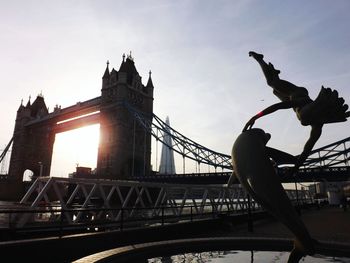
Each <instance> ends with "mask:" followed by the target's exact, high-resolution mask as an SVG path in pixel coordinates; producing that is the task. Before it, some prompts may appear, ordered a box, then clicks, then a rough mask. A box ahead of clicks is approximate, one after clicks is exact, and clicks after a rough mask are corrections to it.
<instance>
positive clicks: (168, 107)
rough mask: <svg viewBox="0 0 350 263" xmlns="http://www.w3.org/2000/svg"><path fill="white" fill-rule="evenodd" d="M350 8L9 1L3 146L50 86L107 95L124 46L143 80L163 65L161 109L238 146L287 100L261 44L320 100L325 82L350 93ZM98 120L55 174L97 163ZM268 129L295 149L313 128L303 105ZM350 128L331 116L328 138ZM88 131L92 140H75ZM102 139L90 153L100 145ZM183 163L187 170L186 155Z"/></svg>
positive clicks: (3, 12)
mask: <svg viewBox="0 0 350 263" xmlns="http://www.w3.org/2000/svg"><path fill="white" fill-rule="evenodd" d="M349 10H350V2H349V1H347V0H337V1H323V0H321V1H320V0H310V1H301V0H297V1H272V0H267V1H258V0H251V1H249V0H242V1H239V0H238V1H229V0H228V1H200V0H197V1H191V0H186V1H171V0H165V1H160V0H159V1H121V0H120V1H104V0H102V1H89V0H84V1H32V0H29V1H2V2H0V22H1V23H0V32H1V36H0V57H1V60H0V72H1V79H0V81H1V98H2V99H1V105H2V113H1V115H0V116H1V126H0V149H1V148H3V147H4V146H5V145H6V144H7V142H8V141H9V140H10V138H11V136H12V133H13V128H14V121H15V116H16V111H17V109H18V107H19V105H20V103H21V99H23V100H24V103H27V100H28V97H29V96H30V95H31V98H32V101H33V100H34V99H35V97H36V95H38V94H39V93H42V94H43V95H44V97H45V102H46V105H47V106H48V107H49V108H50V109H51V110H52V109H53V108H54V106H55V105H56V104H59V105H61V106H62V108H63V107H66V106H70V105H73V104H75V103H76V102H78V101H84V100H87V99H90V98H93V97H96V96H99V95H100V89H101V77H102V74H103V72H104V70H105V66H106V64H105V63H106V61H107V60H109V61H110V68H112V67H115V68H116V69H119V65H120V63H121V61H122V55H123V53H129V52H130V51H132V56H133V57H134V59H135V63H136V67H137V69H138V72H139V73H140V75H141V76H142V77H143V83H146V81H147V78H148V72H149V70H152V80H153V84H154V86H155V93H154V97H155V100H154V112H155V113H156V114H157V115H158V116H159V117H161V118H163V119H165V116H169V117H170V122H171V125H172V127H174V128H175V129H176V130H178V131H179V132H181V133H182V134H185V135H186V136H188V137H189V138H191V139H193V140H195V141H197V142H199V143H200V144H202V145H205V146H206V147H208V148H210V149H213V150H215V151H218V152H223V153H227V154H229V153H230V151H231V146H232V143H233V141H234V139H235V138H236V137H237V136H238V135H239V133H240V132H241V130H242V128H243V126H244V124H245V123H246V121H248V120H249V119H250V117H251V116H252V115H254V114H255V113H257V112H259V111H261V110H262V109H264V108H265V107H267V106H269V105H271V104H273V103H275V102H278V99H277V98H276V97H275V96H274V95H273V94H272V92H271V89H270V88H269V87H268V86H267V85H266V83H265V80H264V77H263V75H262V72H261V70H260V68H259V66H258V65H257V63H256V62H255V61H254V60H252V59H251V58H249V57H248V51H250V50H254V51H257V52H261V53H263V54H264V55H265V58H266V60H267V61H271V62H272V63H273V64H274V65H275V67H276V68H278V69H280V70H281V74H280V76H281V78H283V79H286V80H289V81H291V82H293V83H295V84H296V85H299V86H304V87H306V88H307V89H308V90H309V93H310V97H311V98H315V97H316V96H317V94H318V92H319V90H320V88H321V86H322V85H324V86H326V87H331V88H334V89H337V90H338V92H339V94H340V96H342V97H344V99H345V101H346V102H347V103H350V90H349V83H350V71H349V69H350V53H349V48H350V31H349V30H348V26H349V25H350V16H349V14H348V12H349ZM96 127H97V126H95V127H92V128H87V130H89V129H90V131H88V132H87V133H85V135H82V134H83V133H80V134H78V135H74V132H71V135H69V136H70V139H69V138H68V139H67V138H66V139H61V137H65V136H68V134H66V135H64V134H62V135H59V136H60V138H59V137H57V138H56V144H55V149H54V151H55V153H54V155H55V156H54V161H53V162H54V163H53V167H52V171H54V175H64V174H68V173H70V172H72V171H74V169H75V166H76V165H77V164H79V165H83V166H93V165H96V164H93V162H95V163H96V157H95V159H94V158H92V159H94V160H90V159H91V158H90V157H91V154H90V157H89V156H87V157H89V158H87V160H85V159H84V158H85V157H84V158H83V157H82V156H79V155H81V154H82V152H83V151H79V149H81V147H83V146H84V147H85V146H87V144H88V143H89V142H90V141H91V142H92V141H93V138H94V140H95V141H96V142H97V136H98V134H97V131H98V127H97V128H96ZM256 127H261V128H264V129H265V130H266V131H268V132H269V133H271V134H272V139H271V141H270V143H269V145H270V146H272V147H275V148H278V149H281V150H285V151H288V152H290V153H292V154H299V153H300V152H301V150H302V146H303V145H304V143H305V141H306V139H307V138H308V135H309V131H310V128H309V127H302V126H301V125H300V123H299V122H298V121H297V119H296V117H295V114H294V113H293V112H292V110H285V111H279V112H276V113H274V114H273V115H270V116H266V117H264V118H262V119H260V120H258V121H257V122H256ZM349 128H350V124H349V121H348V122H345V123H336V124H329V125H326V126H325V128H324V132H323V135H322V136H321V139H320V140H319V142H318V143H317V145H316V147H319V146H323V145H325V144H328V143H331V142H334V141H337V140H340V139H343V138H346V137H348V136H349ZM94 129H95V133H94V134H95V135H91V134H92V133H91V130H94ZM89 132H90V135H89ZM86 134H87V135H86ZM69 136H68V137H69ZM74 136H75V137H74ZM85 136H86V137H88V138H90V139H89V140H83V142H85V143H83V146H82V145H80V144H79V143H77V144H74V143H75V142H77V140H78V138H84V137H85ZM72 138H73V139H72ZM74 138H75V139H74ZM96 142H95V144H94V145H95V146H90V147H95V148H89V149H87V150H84V152H88V153H92V152H93V151H94V150H93V149H95V150H96V145H97V144H96ZM69 147H70V148H69ZM76 149H78V151H76ZM75 151H76V152H75ZM154 152H155V149H153V153H154ZM57 156H58V157H57ZM63 157H65V158H63ZM83 159H84V160H83ZM154 160H155V158H154V156H153V166H154V167H155V161H154ZM158 164H159V161H158ZM176 165H177V166H179V167H177V170H178V171H182V164H181V161H180V162H178V163H177V164H176ZM189 169H190V168H189Z"/></svg>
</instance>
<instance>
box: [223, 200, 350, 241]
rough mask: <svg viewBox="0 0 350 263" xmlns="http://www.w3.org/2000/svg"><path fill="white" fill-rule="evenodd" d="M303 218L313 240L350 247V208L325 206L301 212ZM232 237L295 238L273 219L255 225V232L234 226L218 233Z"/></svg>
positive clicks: (242, 226) (243, 226)
mask: <svg viewBox="0 0 350 263" xmlns="http://www.w3.org/2000/svg"><path fill="white" fill-rule="evenodd" d="M301 218H302V220H303V222H304V223H305V225H306V227H307V229H308V230H309V232H310V235H311V237H312V238H314V239H316V240H318V241H323V242H332V243H334V242H335V243H346V244H349V245H350V208H349V207H348V209H347V210H346V211H344V210H343V209H342V208H340V207H331V206H325V207H321V208H320V209H316V208H312V209H308V210H302V211H301ZM217 234H218V235H220V236H222V235H224V236H231V237H239V236H245V237H272V238H293V234H292V233H291V232H290V231H289V230H288V229H287V228H286V227H285V226H284V225H283V224H282V223H280V222H278V221H276V220H273V219H265V220H259V221H257V222H254V223H253V232H249V231H248V226H247V224H246V225H244V224H243V225H238V226H235V225H232V226H231V227H230V229H229V231H226V232H225V231H221V233H217Z"/></svg>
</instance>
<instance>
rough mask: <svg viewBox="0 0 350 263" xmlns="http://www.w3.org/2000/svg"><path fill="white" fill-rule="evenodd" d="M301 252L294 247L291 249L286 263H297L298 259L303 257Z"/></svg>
mask: <svg viewBox="0 0 350 263" xmlns="http://www.w3.org/2000/svg"><path fill="white" fill-rule="evenodd" d="M305 256H306V255H305V254H304V252H303V251H301V250H300V249H299V248H297V247H295V246H294V248H293V250H292V252H290V254H289V258H288V262H287V263H298V262H299V261H300V259H302V258H303V257H305Z"/></svg>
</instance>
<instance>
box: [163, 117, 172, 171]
mask: <svg viewBox="0 0 350 263" xmlns="http://www.w3.org/2000/svg"><path fill="white" fill-rule="evenodd" d="M165 123H166V125H168V127H166V130H167V131H168V133H169V134H171V131H170V128H169V127H170V122H169V117H166V120H165ZM168 133H166V134H164V142H165V144H163V147H162V155H161V157H160V165H159V173H160V174H176V171H175V160H174V151H173V149H172V148H170V147H169V146H167V145H173V143H172V139H171V136H170V135H169V134H168Z"/></svg>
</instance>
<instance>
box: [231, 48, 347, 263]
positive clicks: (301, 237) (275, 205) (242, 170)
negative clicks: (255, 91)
mask: <svg viewBox="0 0 350 263" xmlns="http://www.w3.org/2000/svg"><path fill="white" fill-rule="evenodd" d="M249 56H251V57H253V58H254V59H255V60H256V61H257V62H258V63H259V65H260V66H261V68H262V71H263V73H264V75H265V78H266V81H267V84H268V85H269V86H270V87H271V88H272V89H273V93H274V94H275V95H276V96H277V97H278V98H279V99H280V100H281V102H279V103H276V104H273V105H272V106H270V107H268V108H266V109H264V110H263V111H261V112H259V113H258V114H257V115H255V116H253V117H252V118H251V119H250V120H249V121H248V122H247V124H246V125H245V127H244V129H243V132H242V134H241V135H239V136H238V138H237V139H236V141H235V143H234V145H233V148H232V164H233V170H234V174H235V175H236V176H237V178H238V180H239V181H240V183H241V184H242V186H243V187H244V188H245V189H246V190H247V191H248V192H249V193H250V194H251V195H252V197H253V198H254V199H255V200H256V201H257V202H258V203H260V204H261V205H262V206H263V207H264V208H265V209H266V210H268V211H269V212H270V213H271V214H273V215H274V216H275V217H276V218H277V219H278V220H280V221H281V222H282V223H283V224H285V225H286V226H287V227H288V228H289V229H290V231H291V232H292V233H293V234H294V235H295V242H294V249H293V251H292V252H291V254H290V256H289V260H288V263H294V262H299V260H300V259H301V258H302V257H303V256H305V255H313V254H314V253H315V247H314V246H315V244H316V241H315V240H313V239H312V238H311V236H310V234H309V232H308V230H307V228H306V227H305V225H304V223H303V222H302V220H301V219H300V217H299V215H298V213H297V212H296V210H295V209H294V207H293V206H292V204H291V202H290V200H289V198H288V196H287V195H286V193H285V191H284V189H283V186H282V184H281V179H280V178H279V177H278V175H277V173H276V170H275V169H274V166H273V164H272V162H271V159H273V160H274V161H276V162H277V163H281V162H279V160H278V151H277V155H276V152H274V153H273V151H271V148H269V147H266V143H267V142H268V140H269V139H270V135H269V134H268V133H265V132H264V131H263V130H261V129H255V128H252V126H253V125H254V123H255V121H256V120H257V119H259V118H261V117H262V116H264V115H267V114H270V113H273V112H275V111H277V110H280V109H289V108H292V109H293V110H294V111H295V113H296V115H297V118H298V119H299V121H300V122H301V124H302V125H304V126H307V125H310V126H311V133H310V137H309V139H308V140H307V142H306V143H305V145H304V149H303V152H302V153H301V154H300V155H299V156H298V157H297V158H295V160H294V167H293V170H292V172H293V173H295V172H296V171H297V170H298V169H299V167H300V166H301V165H302V164H303V163H304V161H305V159H306V158H307V157H308V155H309V154H310V152H311V150H312V148H313V147H314V145H315V143H316V142H317V140H318V139H319V138H320V136H321V133H322V127H323V125H324V124H326V123H334V122H343V121H346V120H347V118H348V117H349V116H350V112H349V111H347V110H348V105H346V104H344V99H343V98H341V97H339V96H338V92H337V91H336V90H331V89H330V88H324V87H322V88H321V91H320V93H319V95H318V97H317V98H316V99H315V100H312V99H311V98H310V97H309V95H308V91H307V89H305V88H303V87H299V86H296V85H294V84H292V83H290V82H288V81H286V80H283V79H280V78H279V74H280V71H279V70H277V69H275V68H274V66H273V65H272V64H271V63H268V64H267V63H266V62H265V61H264V59H263V58H264V56H263V55H261V54H258V53H255V52H253V51H251V52H249ZM272 150H273V149H272ZM285 155H288V154H285Z"/></svg>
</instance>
